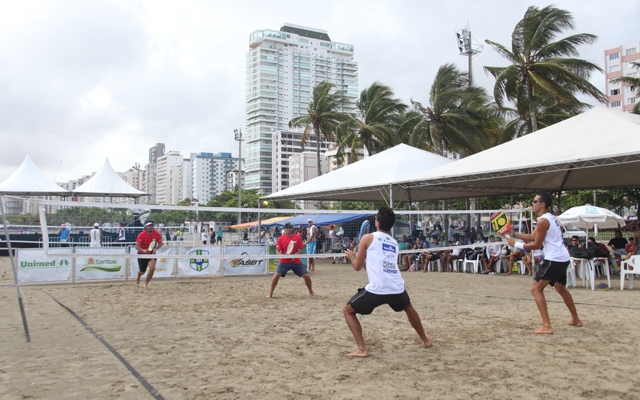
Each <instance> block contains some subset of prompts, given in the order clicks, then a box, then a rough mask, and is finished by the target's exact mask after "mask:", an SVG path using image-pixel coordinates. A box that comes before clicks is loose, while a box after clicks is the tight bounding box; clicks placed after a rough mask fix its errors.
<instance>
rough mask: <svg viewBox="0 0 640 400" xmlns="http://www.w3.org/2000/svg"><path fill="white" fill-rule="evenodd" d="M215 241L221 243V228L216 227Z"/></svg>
mask: <svg viewBox="0 0 640 400" xmlns="http://www.w3.org/2000/svg"><path fill="white" fill-rule="evenodd" d="M216 242H217V243H219V244H222V228H220V227H218V229H216Z"/></svg>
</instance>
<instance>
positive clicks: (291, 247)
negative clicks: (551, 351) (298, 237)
mask: <svg viewBox="0 0 640 400" xmlns="http://www.w3.org/2000/svg"><path fill="white" fill-rule="evenodd" d="M295 246H296V242H294V241H293V240H292V241H290V242H289V245H288V246H287V254H291V253H293V248H294V247H295Z"/></svg>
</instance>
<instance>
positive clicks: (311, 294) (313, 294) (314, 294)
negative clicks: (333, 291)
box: [309, 291, 317, 296]
mask: <svg viewBox="0 0 640 400" xmlns="http://www.w3.org/2000/svg"><path fill="white" fill-rule="evenodd" d="M309 296H317V294H316V292H314V291H311V292H309Z"/></svg>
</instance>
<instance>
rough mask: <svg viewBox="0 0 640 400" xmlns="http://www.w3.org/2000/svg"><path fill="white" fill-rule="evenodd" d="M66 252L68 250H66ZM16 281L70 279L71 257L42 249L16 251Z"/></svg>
mask: <svg viewBox="0 0 640 400" xmlns="http://www.w3.org/2000/svg"><path fill="white" fill-rule="evenodd" d="M66 253H67V254H68V253H69V251H68V250H67V251H66ZM17 261H18V282H20V283H25V282H56V281H69V280H70V279H71V266H72V263H71V257H69V256H64V255H62V254H60V255H56V254H55V252H53V251H49V255H46V254H45V252H44V250H40V249H38V250H24V249H20V250H19V251H18V260H17Z"/></svg>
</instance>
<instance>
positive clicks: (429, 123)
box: [400, 64, 495, 155]
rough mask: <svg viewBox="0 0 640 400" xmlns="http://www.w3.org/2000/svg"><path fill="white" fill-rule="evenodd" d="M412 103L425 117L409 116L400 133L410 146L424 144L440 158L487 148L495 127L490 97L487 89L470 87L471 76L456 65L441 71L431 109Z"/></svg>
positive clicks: (432, 89)
mask: <svg viewBox="0 0 640 400" xmlns="http://www.w3.org/2000/svg"><path fill="white" fill-rule="evenodd" d="M411 103H412V104H413V107H414V109H415V110H416V111H418V112H420V113H421V114H422V116H421V118H418V116H417V115H416V114H415V113H407V114H406V115H405V121H404V124H403V126H402V127H401V129H400V131H401V132H402V134H403V135H406V136H405V137H406V138H407V139H408V140H409V142H410V143H414V144H418V143H424V145H425V146H426V148H427V149H429V150H431V151H433V152H435V153H438V154H440V155H444V153H445V151H465V152H467V153H475V152H477V151H480V150H482V149H484V148H485V147H486V146H487V141H488V135H487V129H489V128H491V127H492V126H494V125H495V119H494V118H492V116H491V111H492V110H491V104H490V103H489V96H488V95H487V93H486V91H485V90H484V89H483V88H481V87H478V86H473V85H469V78H468V74H467V73H466V72H461V71H459V70H458V69H457V68H456V67H455V66H454V65H453V64H445V65H442V66H441V67H440V68H439V69H438V73H437V74H436V77H435V79H434V81H433V84H432V85H431V90H430V92H429V105H428V106H426V107H425V106H423V105H422V104H421V103H419V102H417V101H414V100H411ZM419 147H421V148H422V146H419Z"/></svg>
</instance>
